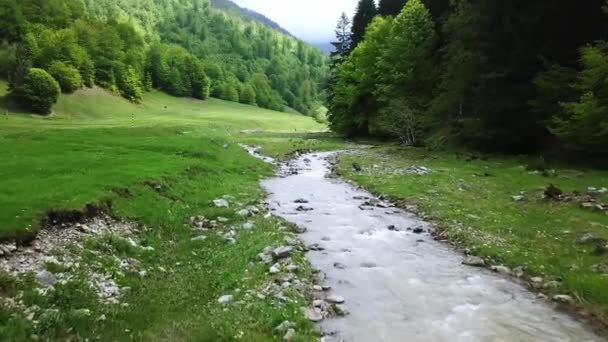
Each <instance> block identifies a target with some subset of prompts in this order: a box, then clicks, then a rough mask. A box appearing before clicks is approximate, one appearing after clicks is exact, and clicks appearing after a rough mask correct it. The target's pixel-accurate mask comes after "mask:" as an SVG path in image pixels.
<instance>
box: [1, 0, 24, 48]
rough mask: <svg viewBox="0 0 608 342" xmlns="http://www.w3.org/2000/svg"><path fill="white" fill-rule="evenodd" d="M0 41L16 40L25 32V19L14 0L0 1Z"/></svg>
mask: <svg viewBox="0 0 608 342" xmlns="http://www.w3.org/2000/svg"><path fill="white" fill-rule="evenodd" d="M0 23H2V25H0V42H3V41H7V42H18V41H20V40H21V39H22V37H23V35H24V34H25V32H26V20H25V18H24V17H23V13H21V8H20V7H19V6H18V5H17V1H16V0H3V1H1V2H0Z"/></svg>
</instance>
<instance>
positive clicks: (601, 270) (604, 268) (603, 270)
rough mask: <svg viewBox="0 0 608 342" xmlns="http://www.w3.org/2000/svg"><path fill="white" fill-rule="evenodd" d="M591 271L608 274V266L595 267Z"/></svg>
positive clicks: (598, 265) (599, 265)
mask: <svg viewBox="0 0 608 342" xmlns="http://www.w3.org/2000/svg"><path fill="white" fill-rule="evenodd" d="M591 269H592V270H593V271H594V272H597V273H602V274H608V264H597V265H593V266H591Z"/></svg>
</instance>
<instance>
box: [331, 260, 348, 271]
mask: <svg viewBox="0 0 608 342" xmlns="http://www.w3.org/2000/svg"><path fill="white" fill-rule="evenodd" d="M334 267H335V268H337V269H339V270H343V269H346V265H344V264H343V263H341V262H335V263H334Z"/></svg>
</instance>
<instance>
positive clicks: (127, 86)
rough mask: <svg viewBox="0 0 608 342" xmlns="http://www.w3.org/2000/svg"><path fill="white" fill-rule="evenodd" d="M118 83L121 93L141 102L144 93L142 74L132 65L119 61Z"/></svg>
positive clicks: (116, 68)
mask: <svg viewBox="0 0 608 342" xmlns="http://www.w3.org/2000/svg"><path fill="white" fill-rule="evenodd" d="M115 70H116V85H117V87H118V89H119V91H120V94H121V95H122V96H123V97H125V98H126V99H129V100H130V101H133V102H139V100H141V97H142V94H143V86H142V84H141V80H140V79H141V76H140V74H139V73H138V72H137V70H135V68H133V67H132V66H128V65H124V64H120V63H117V65H116V66H115Z"/></svg>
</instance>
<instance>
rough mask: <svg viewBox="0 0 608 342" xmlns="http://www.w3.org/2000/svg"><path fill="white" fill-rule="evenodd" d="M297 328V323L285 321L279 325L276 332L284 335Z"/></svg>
mask: <svg viewBox="0 0 608 342" xmlns="http://www.w3.org/2000/svg"><path fill="white" fill-rule="evenodd" d="M295 327H296V325H295V323H293V322H290V321H283V323H281V324H279V325H278V326H277V327H276V328H274V330H275V331H276V332H278V333H279V334H284V333H286V332H287V331H288V330H289V329H293V328H295Z"/></svg>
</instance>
